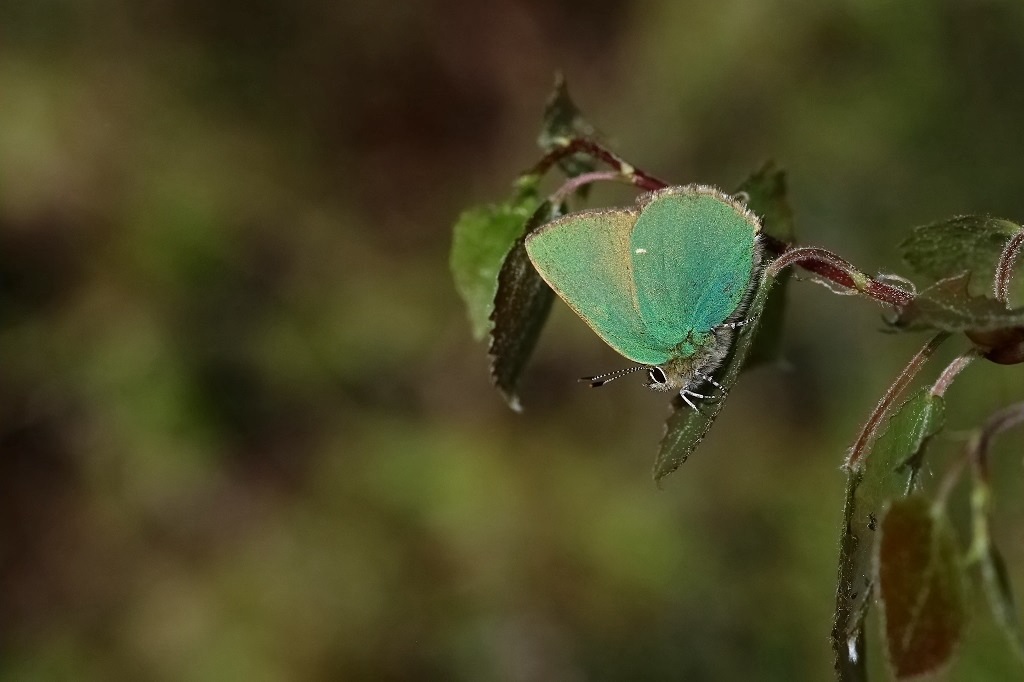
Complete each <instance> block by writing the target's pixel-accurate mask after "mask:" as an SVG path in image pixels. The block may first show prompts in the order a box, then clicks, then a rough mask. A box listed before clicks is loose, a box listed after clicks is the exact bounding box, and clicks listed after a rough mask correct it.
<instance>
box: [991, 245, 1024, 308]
mask: <svg viewBox="0 0 1024 682" xmlns="http://www.w3.org/2000/svg"><path fill="white" fill-rule="evenodd" d="M1022 250H1024V228H1021V229H1020V230H1018V231H1017V234H1015V235H1013V236H1012V237H1010V239H1009V240H1008V241H1007V242H1006V246H1004V247H1003V253H1002V254H1001V255H1000V256H999V265H997V266H996V277H995V292H994V293H995V296H996V300H997V301H1002V302H1003V303H1006V302H1007V299H1008V298H1009V296H1010V280H1011V279H1012V278H1013V266H1014V265H1015V264H1016V263H1017V259H1018V258H1020V254H1021V251H1022Z"/></svg>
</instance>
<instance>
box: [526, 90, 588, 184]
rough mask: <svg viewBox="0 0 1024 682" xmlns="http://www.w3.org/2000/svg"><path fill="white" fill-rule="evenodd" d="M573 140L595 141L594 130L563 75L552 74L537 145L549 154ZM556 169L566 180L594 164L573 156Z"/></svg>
mask: <svg viewBox="0 0 1024 682" xmlns="http://www.w3.org/2000/svg"><path fill="white" fill-rule="evenodd" d="M574 137H589V138H597V137H598V135H597V129H596V128H594V126H593V125H591V123H590V122H589V121H588V120H587V119H586V118H584V117H583V113H582V112H581V111H580V109H579V107H577V106H576V103H575V102H573V100H572V97H570V96H569V87H568V86H567V85H566V82H565V76H564V75H562V74H561V73H556V74H555V89H554V90H553V91H552V93H551V96H550V97H549V98H548V101H547V104H545V106H544V123H543V125H542V126H541V131H540V135H539V136H538V137H537V144H538V145H539V146H540V148H541V149H543V150H544V151H545V152H550V151H553V150H555V149H557V148H559V147H561V146H562V145H564V144H565V143H566V141H567V140H569V139H571V138H574ZM558 165H559V167H560V168H561V169H562V170H563V171H564V172H565V174H566V175H567V176H569V177H575V176H577V175H582V174H583V173H589V172H590V171H592V170H594V161H593V159H591V158H590V157H589V156H587V155H586V154H574V155H572V156H570V157H568V158H565V159H563V160H561V161H559V164H558Z"/></svg>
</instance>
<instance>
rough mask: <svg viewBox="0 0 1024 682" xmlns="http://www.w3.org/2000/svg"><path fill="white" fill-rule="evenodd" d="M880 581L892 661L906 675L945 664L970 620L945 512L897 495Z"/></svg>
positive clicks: (887, 520) (886, 522)
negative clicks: (899, 497)
mask: <svg viewBox="0 0 1024 682" xmlns="http://www.w3.org/2000/svg"><path fill="white" fill-rule="evenodd" d="M878 532H879V539H878V540H879V541H878V545H877V546H878V551H877V555H876V563H875V565H876V581H877V584H878V590H879V598H880V601H881V606H882V615H883V623H884V635H885V642H886V650H887V652H888V659H889V664H890V666H891V668H892V671H893V674H894V676H895V677H896V679H899V680H903V679H908V678H911V677H917V676H919V675H926V674H930V673H935V672H938V671H940V670H942V669H944V668H945V667H946V666H947V665H948V664H949V661H950V659H951V658H952V656H953V653H954V651H955V650H956V647H957V645H958V644H959V643H960V640H961V638H962V637H963V632H964V626H965V625H966V622H967V610H966V605H965V589H964V582H963V573H962V570H961V566H960V563H959V550H958V548H957V542H956V537H955V535H954V533H953V528H952V526H951V525H950V523H949V519H948V518H947V517H946V514H945V511H944V510H943V509H941V508H940V507H937V506H933V505H932V504H931V503H929V501H928V500H926V499H924V498H923V497H920V496H911V497H907V498H903V499H899V500H894V501H893V502H892V504H891V505H890V507H889V509H888V511H887V512H886V513H885V515H884V516H883V517H882V519H881V521H880V523H879V528H878Z"/></svg>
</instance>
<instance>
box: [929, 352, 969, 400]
mask: <svg viewBox="0 0 1024 682" xmlns="http://www.w3.org/2000/svg"><path fill="white" fill-rule="evenodd" d="M976 357H978V349H977V348H970V349H968V350H966V351H964V352H963V353H962V354H960V355H958V356H957V357H956V358H954V359H953V362H951V363H949V364H948V365H946V369H944V370H942V374H940V375H939V378H938V379H937V380H936V381H935V384H934V385H933V386H932V390H931V394H932V395H933V396H935V397H936V398H941V397H942V396H944V395H946V391H947V390H948V389H949V386H950V384H952V383H953V379H956V377H957V375H958V374H960V372H962V371H964V369H966V368H967V365H969V364H971V362H973V361H974V358H976Z"/></svg>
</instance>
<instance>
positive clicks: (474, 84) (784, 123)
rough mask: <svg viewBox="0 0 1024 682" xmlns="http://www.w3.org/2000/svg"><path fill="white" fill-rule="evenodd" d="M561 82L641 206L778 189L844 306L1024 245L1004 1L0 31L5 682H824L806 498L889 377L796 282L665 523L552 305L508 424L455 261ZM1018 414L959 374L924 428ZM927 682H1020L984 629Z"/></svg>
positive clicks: (851, 329) (887, 345) (83, 11)
mask: <svg viewBox="0 0 1024 682" xmlns="http://www.w3.org/2000/svg"><path fill="white" fill-rule="evenodd" d="M556 69H562V70H563V71H564V72H565V74H566V76H567V78H568V79H569V83H570V87H571V89H572V92H573V94H574V96H575V98H576V100H577V101H578V102H579V103H580V105H581V106H582V107H583V108H584V110H585V111H586V112H587V114H588V116H589V118H590V119H591V120H592V121H593V122H595V123H596V124H597V125H598V126H599V127H600V128H601V129H602V130H603V131H604V132H605V134H606V135H607V136H608V137H609V138H610V139H611V140H612V141H613V144H614V146H615V147H616V148H617V149H618V150H619V151H620V152H621V153H622V154H623V155H625V156H626V157H627V158H628V159H630V160H631V161H633V162H634V163H637V164H639V165H642V166H644V167H645V168H646V169H647V170H649V171H650V172H652V173H654V174H656V175H659V176H662V177H665V178H668V179H670V180H672V181H674V182H678V183H684V182H694V181H700V182H704V183H711V184H718V185H721V186H723V187H726V188H731V187H734V186H735V185H736V184H738V183H739V182H740V181H741V180H742V179H743V178H744V177H745V176H746V174H747V173H749V172H750V171H752V170H754V169H755V168H757V167H758V166H760V164H761V163H762V162H763V161H765V160H766V159H768V158H773V159H775V160H776V161H777V162H778V163H779V164H780V165H782V166H783V167H785V168H787V169H788V171H789V173H790V176H789V177H790V187H791V201H792V204H793V206H794V209H795V211H796V219H797V223H798V229H799V231H800V234H801V236H802V240H803V241H804V242H805V243H808V244H815V245H821V246H825V247H827V248H830V249H832V250H834V251H836V252H838V253H840V254H842V255H844V256H845V257H847V258H849V259H851V260H853V261H854V262H855V263H857V265H858V266H860V267H861V268H863V269H865V270H867V271H869V272H873V271H876V270H881V271H885V272H902V273H906V272H907V271H906V268H904V267H903V266H902V264H901V263H900V262H899V260H898V258H897V255H896V251H895V245H896V244H897V243H898V242H899V241H900V240H901V239H902V238H903V236H904V235H905V234H906V231H907V229H909V228H910V227H911V226H913V225H919V224H924V223H928V222H931V221H934V220H938V219H942V218H946V217H949V216H952V215H955V214H960V213H969V212H990V213H993V214H996V215H1002V216H1005V217H1008V218H1011V219H1015V220H1017V221H1020V220H1022V219H1024V192H1022V177H1024V173H1022V171H1021V163H1022V159H1024V4H1022V3H1020V2H1017V1H1015V0H1014V1H1009V0H1008V1H1006V2H985V1H983V0H974V1H968V0H963V1H953V0H948V1H945V2H941V1H938V2H921V3H893V2H883V1H873V2H833V3H801V2H793V1H789V2H786V1H783V0H777V1H768V0H765V1H763V2H754V1H741V0H731V1H730V0H725V1H721V2H715V3H698V2H673V1H671V0H649V1H647V2H627V1H625V0H593V1H591V2H580V1H578V0H572V1H568V2H559V3H550V2H543V1H541V0H529V1H520V2H516V1H514V0H495V1H493V2H488V3H477V2H469V1H467V0H449V1H447V2H395V3H387V2H367V1H366V0H349V1H348V2H340V3H338V2H326V1H325V0H299V1H298V2H284V0H255V1H254V2H236V1H229V2H221V3H208V2H203V1H201V0H155V1H154V2H146V3H134V2H127V1H126V0H107V1H105V2H104V1H102V0H94V1H88V2H82V1H80V0H20V1H19V0H0V679H4V680H56V679H60V680H65V679H66V680H119V679H125V680H128V679H131V680H231V679H245V680H311V679H312V680H317V679H325V680H327V679H330V680H514V681H534V680H569V681H583V680H739V679H763V680H824V679H828V678H829V676H830V675H831V653H830V651H829V643H828V636H827V633H828V630H829V627H830V624H831V610H832V600H833V585H834V580H835V560H836V554H837V538H838V530H839V522H840V518H841V509H840V507H841V503H842V488H843V476H842V474H841V472H840V470H839V465H840V463H841V461H842V458H843V456H844V453H845V448H846V447H847V446H848V445H849V443H850V442H851V441H852V440H853V438H854V436H855V434H856V432H857V429H858V426H859V424H860V422H861V421H862V420H863V418H864V417H865V416H866V415H867V413H868V412H869V411H870V409H871V408H872V407H873V406H874V404H875V402H876V401H877V399H878V397H879V396H880V395H881V394H882V392H883V391H884V390H885V388H886V386H887V385H888V383H889V382H890V381H891V379H892V378H893V377H894V376H895V374H896V373H897V371H898V369H899V368H900V367H901V366H902V365H903V364H904V362H905V361H906V359H907V358H908V357H909V356H910V355H911V354H912V353H913V352H914V350H915V349H916V347H917V346H919V345H920V344H921V343H922V341H923V339H922V338H921V337H920V336H913V335H907V336H893V335H887V334H883V333H880V331H881V329H882V327H883V325H882V323H881V317H880V314H881V312H882V310H881V309H880V308H878V307H876V306H874V305H872V304H871V303H869V302H866V301H863V300H859V299H854V298H849V297H846V298H844V297H838V296H835V295H833V294H831V293H829V292H828V291H826V290H825V289H823V288H821V287H817V286H813V285H812V284H810V283H807V282H795V283H794V285H793V286H792V287H791V293H792V297H791V306H790V308H789V312H788V319H787V322H788V327H789V333H788V337H787V341H786V344H785V362H784V366H782V367H779V368H762V369H759V370H758V371H756V372H753V373H751V374H750V375H748V376H747V377H745V378H744V380H743V381H741V382H740V384H739V386H738V387H737V390H736V391H735V392H734V393H733V395H732V396H731V398H730V401H729V405H728V406H727V408H726V410H725V412H724V413H723V415H722V417H721V419H720V420H719V422H718V424H717V425H716V428H715V429H714V430H713V431H712V434H711V436H710V437H709V439H708V440H707V442H706V443H705V444H704V445H703V446H702V448H701V449H700V450H698V452H697V454H696V455H695V456H694V457H693V458H691V460H690V461H689V462H687V463H686V465H684V467H683V468H682V469H681V470H680V471H679V472H677V473H676V474H674V475H673V476H672V477H670V478H669V479H668V480H667V481H666V487H665V489H664V490H658V489H657V488H656V487H655V486H654V485H653V483H652V481H651V478H650V467H651V464H652V461H653V455H654V452H655V449H656V444H657V441H658V438H659V437H660V433H661V428H662V427H661V423H662V420H663V417H664V416H665V401H664V396H661V395H657V394H654V393H651V392H648V391H646V390H644V389H643V388H642V386H640V381H639V380H637V381H635V382H629V381H626V380H624V381H622V382H618V383H617V384H613V385H612V386H610V387H608V388H606V389H603V390H601V391H590V390H584V389H583V388H581V387H580V385H578V384H577V383H576V382H575V379H576V377H578V376H582V375H585V374H589V373H595V372H600V371H607V370H610V369H614V368H616V367H619V366H622V364H623V360H622V359H621V358H619V357H617V356H616V355H615V354H614V353H613V352H612V351H610V350H609V349H607V348H605V347H604V346H603V345H602V343H601V342H600V340H599V339H597V337H596V336H594V335H593V334H592V333H591V332H590V331H589V329H587V328H586V326H585V325H584V324H583V323H582V322H580V321H579V320H578V319H576V318H575V316H573V315H572V314H571V313H570V312H569V311H568V310H567V309H566V308H565V307H564V306H562V305H561V304H560V303H558V304H556V307H555V310H554V312H553V315H552V319H551V322H550V324H549V327H548V329H547V330H546V331H545V334H544V336H543V338H542V340H541V343H540V346H539V348H538V350H537V354H536V357H535V362H534V363H533V365H532V367H531V368H530V370H529V372H528V373H527V376H526V377H525V383H524V386H523V392H522V393H523V402H524V405H525V408H526V411H525V412H524V414H522V415H517V414H514V413H512V412H511V411H509V410H508V409H507V408H506V407H505V406H504V405H503V403H502V401H501V399H500V398H499V396H498V395H497V394H496V393H495V392H494V391H493V390H492V389H491V387H490V386H489V384H488V379H487V371H486V358H485V351H484V348H483V347H482V346H480V345H478V344H475V343H473V342H472V340H471V338H470V334H469V328H468V325H467V324H466V321H465V318H464V313H463V310H462V307H461V303H460V301H459V300H458V299H457V297H456V295H455V293H454V290H453V287H452V285H451V281H450V276H449V273H448V264H447V258H448V256H447V252H448V248H449V242H450V226H451V224H452V222H453V221H454V219H455V218H456V217H457V216H458V214H459V212H460V211H461V210H462V209H463V208H465V207H466V206H469V205H471V204H475V203H479V202H485V201H490V200H496V199H499V198H501V197H503V196H505V195H506V193H507V190H508V183H509V182H510V181H511V179H512V178H513V177H514V175H515V174H516V173H517V172H518V171H519V170H521V169H522V168H524V167H526V166H528V165H530V164H531V163H532V162H533V161H534V159H535V158H536V156H537V151H536V149H535V147H534V137H535V135H536V132H537V130H538V126H539V120H540V112H541V109H542V106H543V102H544V100H545V98H546V96H547V94H548V92H549V90H550V87H551V83H552V75H553V72H554V71H555V70H556ZM595 200H596V201H597V202H598V203H600V202H616V203H620V202H628V201H631V195H630V194H629V193H628V192H627V191H625V190H624V189H623V188H618V187H617V188H612V189H608V190H601V191H599V192H597V193H595ZM956 346H957V344H955V343H953V344H949V347H947V348H945V349H944V350H943V355H942V358H940V359H939V361H938V362H936V364H935V365H933V366H931V367H930V368H929V369H928V370H927V371H926V376H927V377H929V378H930V377H933V376H934V375H935V373H937V372H938V370H939V369H940V368H941V366H942V364H941V361H942V360H944V359H948V358H949V357H951V355H952V354H953V353H955V352H957V351H958V350H959V349H960V348H958V347H956ZM1022 386H1024V367H1022V366H1016V367H995V366H993V365H987V364H983V363H978V364H977V365H976V366H974V367H972V368H971V369H970V370H969V371H968V372H967V373H966V374H965V375H964V376H963V378H962V380H961V381H959V382H958V383H957V384H956V385H955V386H954V387H953V389H952V390H951V392H950V394H949V396H948V397H949V400H950V403H951V408H950V428H951V429H953V430H954V431H955V430H956V429H964V428H969V427H971V426H973V425H975V424H977V423H978V422H979V420H981V419H982V418H984V416H985V415H987V414H988V413H989V412H991V411H992V410H994V409H996V408H997V407H999V406H1002V405H1004V404H1007V403H1009V402H1012V401H1014V400H1019V399H1021V398H1024V389H1022ZM1022 440H1024V439H1022V437H1021V435H1020V434H1019V433H1018V434H1015V435H1013V436H1010V437H1008V438H1007V440H1006V442H1005V443H1004V444H1003V445H1002V446H1001V447H1000V449H999V451H998V452H1001V453H1003V454H1002V455H1001V456H999V458H998V459H997V467H998V472H997V473H999V477H998V478H997V484H996V494H997V530H998V532H999V539H1000V540H1001V542H1002V545H1003V550H1004V553H1005V554H1006V555H1007V560H1008V562H1009V564H1010V567H1011V577H1012V579H1013V580H1014V581H1015V584H1016V586H1017V588H1018V591H1019V590H1021V589H1024V546H1022V543H1021V540H1020V538H1021V537H1022V536H1021V533H1020V529H1021V528H1022V527H1024V498H1022V495H1021V492H1022V485H1021V475H1020V474H1021V471H1020V455H1021V452H1022V450H1024V448H1022V446H1021V443H1022ZM957 447H958V443H957V442H956V441H955V440H952V441H950V442H948V443H940V444H939V447H938V448H937V449H936V452H935V453H933V455H934V457H933V459H932V471H933V476H937V475H939V474H940V473H941V471H943V470H944V469H945V465H946V463H947V461H948V458H949V457H951V456H955V455H956V454H957V452H958V451H957ZM961 520H962V519H961ZM964 537H965V538H966V536H964ZM871 654H872V658H871V662H872V667H873V668H875V669H880V666H881V658H882V657H881V652H880V651H879V649H878V648H877V646H876V647H875V648H874V649H873V651H872V652H871ZM951 677H952V678H953V679H982V680H984V679H998V680H1003V679H1024V673H1022V668H1021V667H1020V664H1019V662H1017V661H1015V660H1014V658H1013V656H1012V654H1011V653H1010V652H1009V649H1008V648H1007V647H1006V646H1005V645H1004V643H1003V642H1002V640H1001V639H1000V638H999V635H998V633H997V632H996V631H995V629H994V627H993V626H992V624H991V618H990V617H989V616H988V614H987V612H986V611H985V610H984V607H983V604H982V602H981V601H978V603H977V607H976V609H975V618H974V624H973V627H972V629H971V630H970V636H969V639H968V641H967V643H966V644H965V646H964V647H963V649H962V651H961V658H960V661H959V663H958V664H957V667H956V668H955V669H954V671H953V674H952V675H951Z"/></svg>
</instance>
